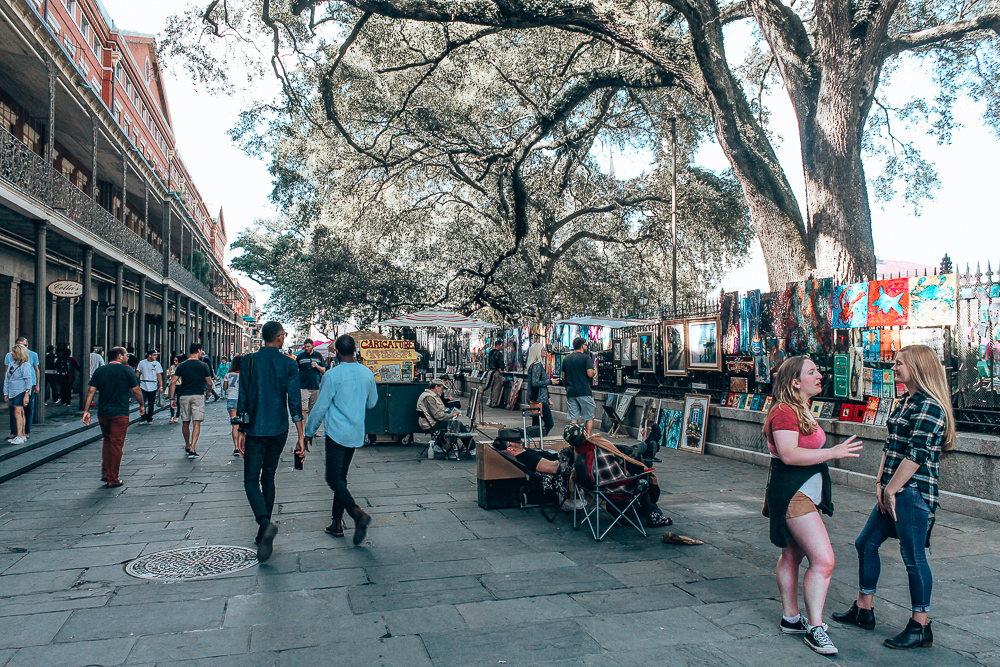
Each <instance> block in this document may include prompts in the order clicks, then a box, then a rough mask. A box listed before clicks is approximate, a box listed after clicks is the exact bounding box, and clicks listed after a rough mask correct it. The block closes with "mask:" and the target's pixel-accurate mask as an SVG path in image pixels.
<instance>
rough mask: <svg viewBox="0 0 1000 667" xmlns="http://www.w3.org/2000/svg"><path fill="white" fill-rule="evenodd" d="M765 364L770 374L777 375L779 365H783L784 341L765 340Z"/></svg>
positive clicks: (778, 339) (779, 339)
mask: <svg viewBox="0 0 1000 667" xmlns="http://www.w3.org/2000/svg"><path fill="white" fill-rule="evenodd" d="M767 363H768V366H769V367H770V372H771V373H772V374H774V373H777V372H778V369H779V368H781V364H783V363H785V339H784V338H768V339H767Z"/></svg>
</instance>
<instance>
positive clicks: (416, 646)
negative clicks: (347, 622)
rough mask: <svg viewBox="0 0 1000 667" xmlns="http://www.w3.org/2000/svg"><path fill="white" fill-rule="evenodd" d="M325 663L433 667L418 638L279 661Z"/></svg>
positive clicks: (309, 665)
mask: <svg viewBox="0 0 1000 667" xmlns="http://www.w3.org/2000/svg"><path fill="white" fill-rule="evenodd" d="M332 656H336V660H335V662H331V657H332ZM324 664H336V665H337V667H399V666H400V665H406V667H431V665H432V663H431V661H430V658H429V657H428V656H427V651H426V650H425V649H424V645H423V642H421V640H420V638H419V637H387V638H385V639H371V640H367V641H352V642H343V643H340V644H331V645H328V646H316V647H313V648H305V649H299V650H295V651H283V652H282V653H281V658H280V662H279V665H280V667H315V665H324Z"/></svg>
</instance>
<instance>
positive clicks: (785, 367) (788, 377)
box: [764, 355, 819, 435]
mask: <svg viewBox="0 0 1000 667" xmlns="http://www.w3.org/2000/svg"><path fill="white" fill-rule="evenodd" d="M807 361H811V359H809V357H807V356H805V355H800V356H798V357H789V358H788V359H785V362H784V363H783V364H781V367H780V368H778V372H777V373H776V374H775V376H774V387H773V389H772V392H771V396H772V397H773V398H774V402H773V403H772V404H771V409H770V410H768V411H767V419H765V420H764V428H765V429H767V425H768V423H769V422H770V421H771V415H772V414H774V411H775V410H777V408H778V406H779V405H787V406H788V407H790V408H791V409H792V410H793V411H794V412H795V416H796V417H797V418H798V420H799V432H800V433H801V434H802V435H811V434H813V433H815V432H816V429H817V428H819V426H818V425H817V424H816V422H815V421H813V420H812V419H811V418H810V416H809V406H807V405H806V404H805V403H803V402H802V394H800V393H799V390H798V389H796V388H795V387H793V386H792V380H797V379H799V378H800V377H801V376H802V367H803V366H804V365H805V363H806V362H807ZM765 432H766V430H765Z"/></svg>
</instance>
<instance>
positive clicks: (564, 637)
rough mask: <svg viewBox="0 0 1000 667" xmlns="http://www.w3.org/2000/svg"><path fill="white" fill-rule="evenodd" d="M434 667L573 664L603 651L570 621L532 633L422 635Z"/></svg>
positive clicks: (549, 624) (532, 628) (503, 630)
mask: <svg viewBox="0 0 1000 667" xmlns="http://www.w3.org/2000/svg"><path fill="white" fill-rule="evenodd" d="M421 639H423V641H424V645H425V646H426V647H427V652H428V653H429V654H430V657H431V659H432V660H433V662H434V665H435V667H467V666H468V665H483V664H490V665H496V664H500V663H503V664H505V665H506V666H507V667H527V666H529V665H531V666H534V665H537V664H539V663H543V662H546V661H552V660H561V661H566V663H567V664H572V663H574V662H577V661H579V660H580V659H581V658H583V657H584V656H586V655H588V654H596V653H599V652H600V651H601V647H600V646H599V645H598V644H597V642H595V641H594V640H593V638H592V637H590V636H588V635H587V634H586V632H584V630H583V629H582V628H581V627H580V626H579V625H577V624H576V623H574V622H573V621H571V620H559V621H548V622H541V623H530V631H526V632H513V633H512V631H511V628H506V627H505V628H496V629H492V630H469V631H466V632H446V633H434V634H425V635H421Z"/></svg>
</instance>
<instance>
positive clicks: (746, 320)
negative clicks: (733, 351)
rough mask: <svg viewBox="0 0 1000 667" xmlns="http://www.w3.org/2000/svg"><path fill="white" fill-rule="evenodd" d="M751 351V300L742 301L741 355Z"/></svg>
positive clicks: (743, 299)
mask: <svg viewBox="0 0 1000 667" xmlns="http://www.w3.org/2000/svg"><path fill="white" fill-rule="evenodd" d="M749 349H750V299H748V298H747V297H743V298H742V299H740V350H739V353H740V354H746V353H747V351H748V350H749Z"/></svg>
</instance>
